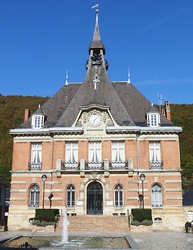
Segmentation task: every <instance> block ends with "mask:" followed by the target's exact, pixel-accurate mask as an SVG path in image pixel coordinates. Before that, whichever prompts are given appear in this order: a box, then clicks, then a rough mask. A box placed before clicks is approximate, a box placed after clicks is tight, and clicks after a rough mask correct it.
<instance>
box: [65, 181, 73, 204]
mask: <svg viewBox="0 0 193 250" xmlns="http://www.w3.org/2000/svg"><path fill="white" fill-rule="evenodd" d="M66 191H67V193H66V197H67V198H66V199H67V200H66V206H67V207H74V205H75V187H74V186H73V185H69V186H68V187H67V190H66Z"/></svg>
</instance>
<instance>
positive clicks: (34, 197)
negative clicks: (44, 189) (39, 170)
mask: <svg viewBox="0 0 193 250" xmlns="http://www.w3.org/2000/svg"><path fill="white" fill-rule="evenodd" d="M39 199H40V190H39V187H38V186H37V185H36V184H34V185H33V186H32V187H31V188H30V201H29V206H30V207H39Z"/></svg>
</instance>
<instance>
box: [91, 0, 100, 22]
mask: <svg viewBox="0 0 193 250" xmlns="http://www.w3.org/2000/svg"><path fill="white" fill-rule="evenodd" d="M94 8H96V23H98V13H99V4H98V3H97V4H95V5H94V6H92V7H91V9H94Z"/></svg>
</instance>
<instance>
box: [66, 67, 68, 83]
mask: <svg viewBox="0 0 193 250" xmlns="http://www.w3.org/2000/svg"><path fill="white" fill-rule="evenodd" d="M65 85H68V70H67V71H66V83H65Z"/></svg>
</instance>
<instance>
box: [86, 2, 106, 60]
mask: <svg viewBox="0 0 193 250" xmlns="http://www.w3.org/2000/svg"><path fill="white" fill-rule="evenodd" d="M98 7H99V4H96V5H94V6H93V7H92V8H91V9H94V8H96V21H95V28H94V34H93V39H92V43H91V45H90V46H89V53H90V51H91V50H96V49H97V50H103V54H104V55H105V47H104V45H103V44H102V42H101V36H100V31H99V24H98V14H99V8H98Z"/></svg>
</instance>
